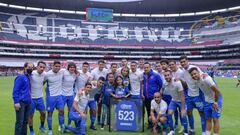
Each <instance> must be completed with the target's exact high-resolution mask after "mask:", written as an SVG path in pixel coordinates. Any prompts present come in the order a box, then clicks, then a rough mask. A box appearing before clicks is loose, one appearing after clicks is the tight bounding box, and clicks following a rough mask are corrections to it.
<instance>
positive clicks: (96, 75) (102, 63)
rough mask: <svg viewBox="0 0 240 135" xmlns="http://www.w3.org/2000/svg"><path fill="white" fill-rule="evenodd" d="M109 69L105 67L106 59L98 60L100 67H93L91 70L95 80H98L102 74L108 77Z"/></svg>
mask: <svg viewBox="0 0 240 135" xmlns="http://www.w3.org/2000/svg"><path fill="white" fill-rule="evenodd" d="M107 72H108V71H107V69H106V68H105V61H104V60H102V59H101V60H99V61H98V67H96V68H95V69H93V70H92V71H91V74H92V76H93V81H97V80H98V78H99V77H100V76H102V77H104V78H106V76H107Z"/></svg>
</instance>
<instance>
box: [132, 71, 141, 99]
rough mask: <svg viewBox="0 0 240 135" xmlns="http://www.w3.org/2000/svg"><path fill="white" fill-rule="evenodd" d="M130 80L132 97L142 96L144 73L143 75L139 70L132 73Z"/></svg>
mask: <svg viewBox="0 0 240 135" xmlns="http://www.w3.org/2000/svg"><path fill="white" fill-rule="evenodd" d="M129 79H130V84H131V91H130V92H131V94H132V95H140V91H141V82H142V81H143V73H141V72H140V71H138V70H137V71H135V72H132V71H130V73H129Z"/></svg>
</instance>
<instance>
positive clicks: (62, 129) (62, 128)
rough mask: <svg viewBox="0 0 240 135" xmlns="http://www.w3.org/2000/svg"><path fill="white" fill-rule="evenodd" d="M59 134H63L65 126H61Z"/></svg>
mask: <svg viewBox="0 0 240 135" xmlns="http://www.w3.org/2000/svg"><path fill="white" fill-rule="evenodd" d="M60 128H61V129H60V133H61V134H63V133H64V132H65V125H61V127H60Z"/></svg>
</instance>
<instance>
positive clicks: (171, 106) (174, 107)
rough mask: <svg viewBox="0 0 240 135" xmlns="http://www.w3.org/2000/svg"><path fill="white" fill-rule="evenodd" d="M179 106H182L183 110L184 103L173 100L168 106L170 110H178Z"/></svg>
mask: <svg viewBox="0 0 240 135" xmlns="http://www.w3.org/2000/svg"><path fill="white" fill-rule="evenodd" d="M177 108H180V110H182V103H181V102H177V101H171V102H170V104H169V106H168V110H174V111H177Z"/></svg>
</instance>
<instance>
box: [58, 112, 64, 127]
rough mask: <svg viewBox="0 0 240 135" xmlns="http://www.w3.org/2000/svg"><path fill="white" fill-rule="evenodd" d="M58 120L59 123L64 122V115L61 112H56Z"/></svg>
mask: <svg viewBox="0 0 240 135" xmlns="http://www.w3.org/2000/svg"><path fill="white" fill-rule="evenodd" d="M58 122H59V125H63V124H64V115H63V114H61V113H58Z"/></svg>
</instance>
